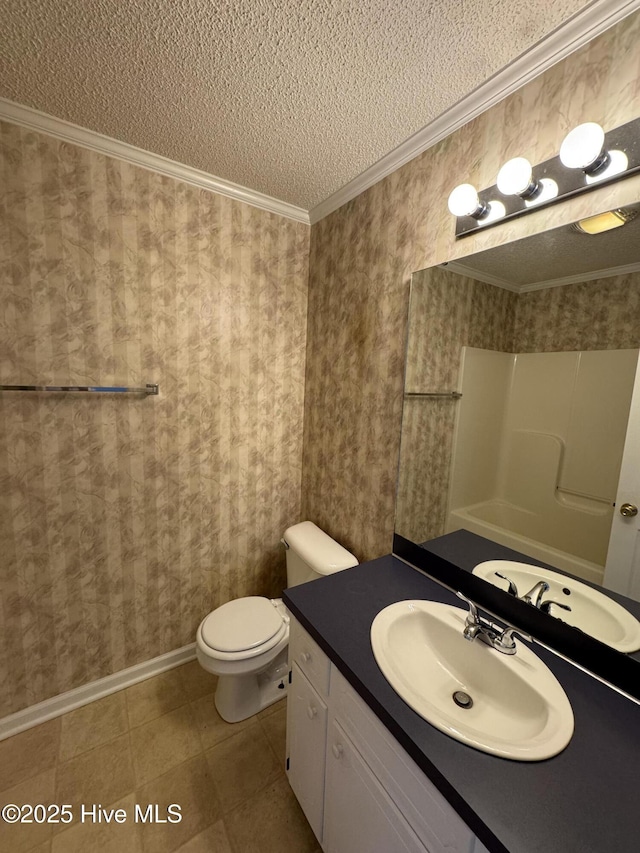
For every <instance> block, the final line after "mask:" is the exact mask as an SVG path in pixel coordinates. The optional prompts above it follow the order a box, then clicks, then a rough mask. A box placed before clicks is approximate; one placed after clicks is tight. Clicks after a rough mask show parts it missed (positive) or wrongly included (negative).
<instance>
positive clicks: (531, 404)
mask: <svg viewBox="0 0 640 853" xmlns="http://www.w3.org/2000/svg"><path fill="white" fill-rule="evenodd" d="M613 270H615V273H614V274H612V271H613ZM639 346H640V217H639V218H636V219H635V220H634V221H633V222H630V223H627V225H625V226H624V227H623V228H619V229H617V230H616V231H613V232H609V233H607V234H600V235H596V236H588V235H585V234H580V233H579V232H578V231H577V230H576V229H575V228H574V227H572V226H569V227H564V228H559V229H555V230H553V231H549V232H546V233H544V234H541V235H537V236H535V237H530V238H527V239H525V240H521V241H518V242H516V243H511V244H507V245H505V246H501V247H498V248H496V249H491V250H488V251H485V252H482V253H478V254H476V255H473V256H470V257H468V258H464V259H462V260H461V261H457V262H455V263H451V264H448V265H446V264H445V265H443V266H441V267H434V268H431V269H426V270H421V271H420V272H417V273H414V275H413V277H412V284H411V307H410V317H409V339H408V350H407V369H406V381H405V401H404V408H403V426H402V444H401V461H400V473H399V483H398V499H397V511H396V533H398V534H400V535H401V536H403V537H405V538H406V539H409V540H411V541H412V542H416V543H423V542H425V541H427V540H430V539H433V538H435V537H438V536H440V535H442V534H444V533H447V532H451V531H454V530H456V529H467V530H470V531H472V532H474V533H477V534H479V535H481V536H484V537H485V538H487V539H492V540H494V541H496V542H498V543H500V544H503V545H506V546H507V547H510V548H512V549H514V550H516V551H519V552H521V553H523V554H526V555H529V556H530V557H532V558H534V559H535V560H538V561H541V562H544V563H548V564H549V565H551V566H555V567H557V568H559V569H561V570H564V571H566V572H569V573H571V574H573V575H575V576H576V577H579V578H582V579H584V580H586V581H587V582H590V583H595V584H602V583H604V586H605V587H607V586H608V587H609V588H610V589H613V590H616V591H618V592H620V593H622V594H625V595H632V596H633V597H634V598H637V599H640V595H639V594H638V593H637V590H638V589H640V583H639V582H638V581H637V579H634V578H632V577H630V576H627V575H630V569H629V572H626V569H624V570H621V571H619V572H618V571H613V573H611V571H610V567H609V568H608V569H607V575H606V576H605V563H606V557H607V548H608V545H609V538H610V532H611V525H612V519H614V507H613V504H614V502H615V499H616V489H617V485H618V479H619V474H620V467H621V460H622V455H623V448H624V443H625V436H626V433H627V423H628V417H629V408H630V402H631V398H632V392H633V388H634V377H635V376H636V368H637V363H638V347H639ZM454 390H456V391H461V392H462V397H461V398H459V399H456V398H453V397H421V396H407V395H408V394H420V393H425V392H431V393H432V392H449V391H454ZM636 527H637V525H636ZM615 568H616V569H617V568H619V567H615ZM625 572H626V574H625Z"/></svg>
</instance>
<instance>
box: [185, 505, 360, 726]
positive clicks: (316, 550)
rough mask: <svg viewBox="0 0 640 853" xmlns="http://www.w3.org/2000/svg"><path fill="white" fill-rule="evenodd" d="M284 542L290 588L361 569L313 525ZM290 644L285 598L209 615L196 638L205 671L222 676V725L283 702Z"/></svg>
mask: <svg viewBox="0 0 640 853" xmlns="http://www.w3.org/2000/svg"><path fill="white" fill-rule="evenodd" d="M282 542H283V544H284V546H285V548H286V558H287V585H288V586H296V585H297V584H299V583H305V582H307V581H310V580H314V579H316V578H319V577H322V575H328V574H332V573H333V572H337V571H342V570H343V569H347V568H351V567H352V566H357V565H358V561H357V560H356V558H355V557H354V556H353V554H351V553H349V551H347V550H346V549H345V548H343V547H342V545H339V544H338V543H337V542H336V541H335V540H334V539H332V538H331V537H330V536H327V534H326V533H324V532H323V531H322V530H320V528H319V527H317V526H316V525H315V524H313V522H311V521H303V522H301V523H300V524H295V525H293V526H292V527H289V528H288V529H287V530H286V531H285V534H284V537H283V539H282ZM288 643H289V615H288V613H287V608H286V607H285V605H284V603H283V602H282V599H280V598H275V599H268V598H264V597H262V596H257V595H250V596H246V597H244V598H236V599H234V600H233V601H229V602H227V603H226V604H223V605H221V606H220V607H217V608H216V609H215V610H213V611H212V612H211V613H209V614H208V616H205V618H204V619H203V620H202V622H201V623H200V626H199V627H198V631H197V634H196V656H197V659H198V662H199V663H200V665H201V666H202V667H203V669H205V670H207V672H211V673H213V674H214V675H217V676H218V684H217V687H216V693H215V705H216V708H217V710H218V713H219V714H220V716H221V717H222V719H223V720H226V721H227V722H228V723H237V722H239V721H240V720H245V719H247V718H248V717H252V716H253V715H254V714H257V713H258V712H259V711H261V710H262V709H263V708H266V707H268V706H269V705H271V704H273V703H274V702H277V701H278V699H281V698H283V696H284V695H285V693H286V685H287V681H288V672H289V666H288V661H287V651H288Z"/></svg>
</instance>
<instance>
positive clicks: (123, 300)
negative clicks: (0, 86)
mask: <svg viewBox="0 0 640 853" xmlns="http://www.w3.org/2000/svg"><path fill="white" fill-rule="evenodd" d="M0 186H1V187H2V191H1V192H0V285H1V288H2V291H1V294H2V297H1V301H0V383H3V384H65V385H66V384H82V385H84V384H91V385H94V384H95V385H113V384H122V385H125V384H126V385H136V386H137V385H144V384H145V383H147V382H157V383H159V385H160V396H159V397H148V398H146V399H144V398H139V397H138V398H130V397H125V396H116V397H96V396H93V395H79V394H77V395H55V394H27V393H16V392H4V393H2V394H0V554H1V555H2V556H1V557H0V589H1V590H2V602H1V607H0V716H3V715H6V714H9V713H11V712H14V711H17V710H19V709H21V708H24V707H26V706H29V705H32V704H34V703H36V702H39V701H41V700H43V699H46V698H48V697H51V696H54V695H56V694H58V693H61V692H63V691H66V690H69V689H71V688H73V687H77V686H79V685H82V684H85V683H87V682H89V681H92V680H94V679H97V678H100V677H102V676H105V675H108V674H110V673H113V672H116V671H118V670H121V669H123V668H125V667H128V666H131V665H133V664H136V663H139V662H142V661H145V660H148V659H150V658H153V657H156V656H157V655H160V654H162V653H164V652H168V651H171V650H173V649H176V648H179V647H180V646H182V645H185V644H187V643H190V642H193V639H194V636H195V630H196V627H197V625H198V622H199V621H200V619H201V618H202V617H203V616H204V615H206V613H207V612H208V611H209V610H210V609H212V608H213V607H214V606H216V605H218V604H221V603H223V602H224V601H226V600H228V599H230V598H232V597H235V596H238V595H246V594H256V593H257V594H267V595H276V594H279V592H280V591H281V589H282V587H283V585H284V582H285V573H284V566H285V562H284V555H283V551H282V546H281V545H280V544H279V540H280V537H281V535H282V533H283V531H284V529H285V528H286V526H287V525H289V524H291V523H294V522H297V521H299V520H300V488H301V476H302V474H301V462H302V423H303V394H304V364H305V345H306V313H307V279H308V247H309V228H308V227H307V226H304V225H302V224H299V223H296V222H293V221H291V220H288V219H285V218H282V217H278V216H275V215H273V214H269V213H266V212H263V211H260V210H258V209H256V208H253V207H250V206H248V205H244V204H241V203H239V202H235V201H232V200H230V199H227V198H224V197H222V196H218V195H215V194H213V193H210V192H207V191H204V190H200V189H197V188H194V187H191V186H189V185H187V184H183V183H180V182H178V181H174V180H172V179H169V178H165V177H162V176H160V175H157V174H155V173H152V172H150V171H146V170H144V169H141V168H136V167H134V166H131V165H128V164H125V163H122V162H119V161H117V160H113V159H110V158H107V157H103V156H101V155H98V154H95V153H92V152H90V151H87V150H84V149H81V148H78V147H75V146H73V145H68V144H64V143H61V142H58V141H56V140H54V139H52V138H50V137H46V136H42V135H38V134H36V133H33V132H29V131H26V130H23V129H21V128H18V127H16V126H13V125H10V124H0Z"/></svg>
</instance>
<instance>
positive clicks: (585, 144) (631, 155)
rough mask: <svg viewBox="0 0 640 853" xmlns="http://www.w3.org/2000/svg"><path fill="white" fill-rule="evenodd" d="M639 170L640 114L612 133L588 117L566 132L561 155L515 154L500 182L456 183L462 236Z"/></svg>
mask: <svg viewBox="0 0 640 853" xmlns="http://www.w3.org/2000/svg"><path fill="white" fill-rule="evenodd" d="M639 172H640V118H638V119H634V120H633V121H630V122H628V123H627V124H624V125H621V126H620V127H617V128H615V129H614V130H610V131H607V132H606V133H605V131H604V130H603V129H602V127H601V126H600V125H599V124H596V122H592V121H588V122H584V123H583V124H580V125H578V127H576V128H574V129H573V130H572V131H571V132H570V133H568V134H567V135H566V136H565V138H564V140H563V142H562V145H561V146H560V152H559V156H557V157H552V158H551V159H550V160H545V161H544V162H543V163H539V164H538V165H537V166H532V165H531V163H530V161H529V160H527V158H526V157H514V158H513V159H511V160H509V161H508V162H507V163H505V164H504V165H503V166H502V168H501V169H500V171H499V172H498V179H497V184H496V185H495V186H493V187H488V188H487V189H484V190H480V191H477V190H476V189H475V187H473V186H472V185H471V184H461V185H460V186H458V187H456V188H455V189H454V190H453V192H452V193H451V195H450V196H449V210H450V211H451V213H452V214H453V215H454V216H455V217H456V237H464V236H465V235H467V234H472V233H474V232H475V231H478V230H479V229H481V228H490V227H491V226H493V225H497V224H498V223H499V222H503V221H505V220H507V219H512V218H513V217H516V216H521V215H522V214H525V213H528V212H529V211H531V210H536V209H538V208H541V207H546V206H547V205H548V204H554V203H555V202H558V201H563V200H564V199H567V198H571V197H573V196H575V195H578V194H580V193H583V192H588V191H589V190H590V189H592V188H593V187H596V186H602V185H603V184H608V183H611V182H612V181H616V180H620V179H622V178H625V177H628V176H629V175H632V174H636V173H639ZM613 219H615V217H613ZM613 219H611V220H610V221H611V222H612V221H613ZM621 224H622V223H621ZM610 227H615V226H614V225H610Z"/></svg>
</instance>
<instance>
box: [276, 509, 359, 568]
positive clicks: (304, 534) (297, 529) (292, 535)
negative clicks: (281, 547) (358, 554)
mask: <svg viewBox="0 0 640 853" xmlns="http://www.w3.org/2000/svg"><path fill="white" fill-rule="evenodd" d="M284 541H285V542H286V543H287V545H288V546H289V547H290V548H293V550H294V551H295V552H296V554H297V555H298V556H299V557H300V559H301V560H303V561H304V562H305V563H306V564H307V565H308V566H309V568H311V569H313V571H314V572H317V573H318V574H319V575H331V574H333V573H334V572H341V571H342V570H343V569H350V568H352V567H353V566H357V565H358V561H357V560H356V558H355V557H354V556H353V554H351V553H350V552H349V551H347V549H346V548H343V547H342V545H340V544H339V543H338V542H336V540H335V539H332V538H331V537H330V536H327V534H326V533H325V532H324V531H323V530H320V528H319V527H318V526H317V525H315V524H314V523H313V522H312V521H301V522H300V524H294V525H293V526H292V527H288V528H287V529H286V530H285V532H284Z"/></svg>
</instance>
